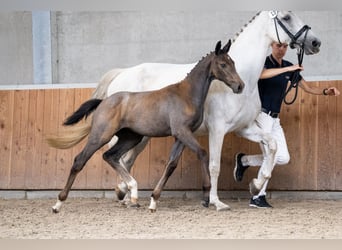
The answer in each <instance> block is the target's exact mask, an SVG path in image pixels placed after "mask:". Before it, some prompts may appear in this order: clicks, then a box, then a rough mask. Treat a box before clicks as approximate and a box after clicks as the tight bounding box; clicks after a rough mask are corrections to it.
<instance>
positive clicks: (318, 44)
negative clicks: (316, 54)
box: [312, 40, 321, 47]
mask: <svg viewBox="0 0 342 250" xmlns="http://www.w3.org/2000/svg"><path fill="white" fill-rule="evenodd" d="M312 46H314V47H319V46H321V41H317V40H313V41H312Z"/></svg>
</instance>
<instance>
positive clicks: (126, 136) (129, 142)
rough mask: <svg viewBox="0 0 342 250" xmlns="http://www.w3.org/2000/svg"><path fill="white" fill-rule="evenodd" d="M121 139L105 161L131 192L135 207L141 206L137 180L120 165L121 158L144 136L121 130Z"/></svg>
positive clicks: (107, 153)
mask: <svg viewBox="0 0 342 250" xmlns="http://www.w3.org/2000/svg"><path fill="white" fill-rule="evenodd" d="M116 136H117V137H118V138H119V139H118V141H117V143H116V144H115V145H114V146H113V147H112V148H110V149H109V150H108V151H106V152H105V153H104V154H103V159H104V160H105V161H106V162H108V163H109V164H110V165H111V167H112V168H114V170H116V171H117V172H118V174H119V175H120V177H121V179H122V180H123V181H124V182H125V184H126V185H127V186H128V189H130V190H131V202H132V204H133V206H139V205H138V204H137V200H138V185H137V182H136V180H135V179H134V178H133V177H132V176H131V175H130V173H129V171H128V170H127V169H126V168H124V167H123V166H122V165H121V163H120V158H121V157H122V156H123V155H124V154H125V153H127V151H129V150H130V149H132V148H133V147H134V146H136V145H137V144H138V143H139V142H141V140H142V138H143V136H142V135H139V134H137V133H134V132H133V131H131V130H129V129H121V130H120V131H119V132H117V133H116Z"/></svg>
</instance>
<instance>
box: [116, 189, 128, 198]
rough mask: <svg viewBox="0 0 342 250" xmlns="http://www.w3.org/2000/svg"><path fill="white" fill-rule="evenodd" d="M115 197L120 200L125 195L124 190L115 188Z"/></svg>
mask: <svg viewBox="0 0 342 250" xmlns="http://www.w3.org/2000/svg"><path fill="white" fill-rule="evenodd" d="M115 193H116V197H117V198H118V200H119V201H122V200H124V199H125V197H126V192H124V191H122V190H120V189H115Z"/></svg>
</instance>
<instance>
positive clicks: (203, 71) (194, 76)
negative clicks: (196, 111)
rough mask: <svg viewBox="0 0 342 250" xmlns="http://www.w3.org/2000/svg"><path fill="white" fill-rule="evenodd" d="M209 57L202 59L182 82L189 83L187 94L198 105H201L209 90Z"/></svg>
mask: <svg viewBox="0 0 342 250" xmlns="http://www.w3.org/2000/svg"><path fill="white" fill-rule="evenodd" d="M210 57H211V55H208V56H207V57H206V58H204V59H202V61H200V62H199V63H198V64H197V65H196V66H195V67H194V68H193V69H192V70H191V72H190V73H189V74H188V75H187V76H186V78H185V79H184V81H183V84H188V85H189V94H190V96H191V98H192V101H193V102H194V103H196V104H198V105H202V104H203V103H204V101H205V98H206V96H207V94H208V91H209V86H210V82H211V81H210V79H209V78H210V76H209V71H210V62H211V60H210Z"/></svg>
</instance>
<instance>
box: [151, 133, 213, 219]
mask: <svg viewBox="0 0 342 250" xmlns="http://www.w3.org/2000/svg"><path fill="white" fill-rule="evenodd" d="M175 130H177V131H178V132H177V134H176V135H174V136H175V137H176V138H177V141H176V143H175V144H174V145H173V147H172V151H171V155H170V159H169V162H168V164H167V166H166V169H165V170H164V173H163V176H162V178H161V180H160V181H159V182H158V184H157V186H156V187H155V189H154V190H153V193H152V198H153V199H151V205H150V210H151V211H152V212H153V211H155V200H157V199H158V198H159V197H160V193H161V190H162V189H163V187H164V185H165V184H166V182H167V180H168V178H169V177H170V176H171V174H172V172H173V171H174V169H175V168H176V166H177V163H178V160H179V157H180V155H181V153H182V151H183V149H184V146H187V147H189V148H190V149H191V150H192V151H194V152H195V153H196V154H197V157H198V159H199V160H200V161H201V163H202V164H201V170H202V188H203V201H202V205H203V206H205V207H208V206H209V191H210V175H209V167H208V165H209V158H208V154H207V152H206V151H205V150H204V149H203V148H202V147H201V146H200V144H199V143H198V141H197V140H196V138H195V137H194V136H193V134H192V132H191V131H190V130H188V129H183V128H180V129H175ZM178 141H179V142H178ZM178 144H179V145H178ZM182 144H183V145H182Z"/></svg>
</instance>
